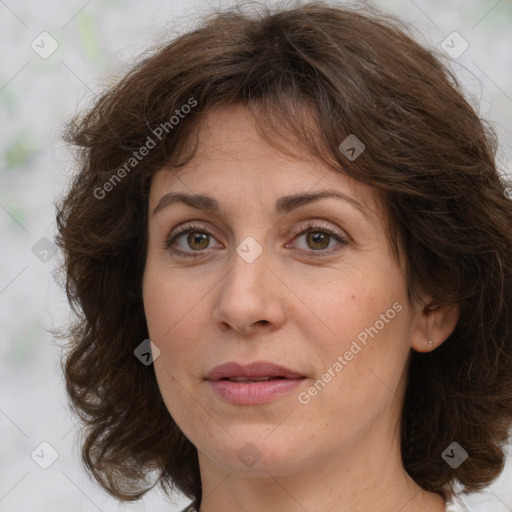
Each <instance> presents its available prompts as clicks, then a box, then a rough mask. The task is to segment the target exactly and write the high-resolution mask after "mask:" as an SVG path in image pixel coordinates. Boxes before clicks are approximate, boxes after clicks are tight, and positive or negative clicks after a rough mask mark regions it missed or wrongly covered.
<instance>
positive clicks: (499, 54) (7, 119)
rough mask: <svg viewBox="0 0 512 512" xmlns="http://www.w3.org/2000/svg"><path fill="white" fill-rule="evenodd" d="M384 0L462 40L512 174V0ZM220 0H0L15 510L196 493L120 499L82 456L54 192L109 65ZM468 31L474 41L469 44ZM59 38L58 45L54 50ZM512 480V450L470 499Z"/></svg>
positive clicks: (459, 58) (6, 395) (0, 265)
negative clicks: (64, 342) (75, 130)
mask: <svg viewBox="0 0 512 512" xmlns="http://www.w3.org/2000/svg"><path fill="white" fill-rule="evenodd" d="M340 3H343V2H340ZM371 3H372V4H374V5H377V6H379V7H381V8H383V9H385V10H388V11H390V12H392V13H394V14H397V15H399V16H400V17H401V18H402V19H404V20H406V21H409V22H410V23H411V24H412V27H413V28H414V29H415V31H416V37H417V39H418V40H419V41H420V42H422V43H423V44H427V45H429V46H434V47H437V48H438V49H439V50H441V51H444V50H443V47H444V48H445V49H446V50H448V53H446V52H445V55H446V60H447V61H448V62H450V63H451V66H452V69H454V71H455V72H456V74H457V75H458V76H459V77H460V78H461V80H462V83H463V84H464V86H465V87H466V90H467V92H468V95H471V97H472V98H473V99H472V103H473V104H474V105H476V107H477V109H478V110H479V112H480V114H481V115H482V116H484V117H486V118H487V119H489V120H490V121H491V123H492V124H493V126H494V128H495V129H496V130H497V132H498V135H499V137H500V143H501V148H500V153H499V156H498V163H499V166H500V168H501V169H502V171H503V172H504V173H507V174H509V175H510V172H511V169H512V0H471V1H468V0H414V1H413V0H380V1H376V2H371ZM223 4H225V2H224V3H223ZM210 5H214V6H218V5H219V4H218V3H215V2H213V1H212V2H206V1H199V0H196V1H192V0H188V1H185V0H168V1H164V0H150V1H147V2H138V1H136V0H88V1H87V0H72V1H67V2H64V1H63V0H47V1H45V2H35V1H30V0H17V1H16V0H0V49H1V52H0V55H1V59H2V60H1V66H0V116H1V119H0V130H1V132H0V135H1V136H0V180H1V181H0V183H1V186H0V233H1V241H2V246H3V248H4V249H3V250H2V258H1V260H0V329H1V331H0V332H1V334H2V337H1V340H0V389H1V395H0V433H1V435H0V511H1V512H26V511H35V510H38V511H47V510H51V511H53V512H64V511H65V512H69V511H70V510H73V511H76V512H80V511H93V512H94V511H102V512H111V511H121V510H123V511H145V510H147V511H151V512H161V511H166V512H172V511H175V510H181V508H183V507H184V506H185V504H186V503H187V502H188V500H185V499H181V498H180V497H179V496H176V498H175V500H176V503H175V504H173V503H171V502H170V501H169V499H168V498H166V497H165V496H163V495H162V494H160V493H158V492H155V491H152V492H150V493H149V494H148V495H146V497H144V499H143V500H140V501H139V502H136V503H132V504H126V505H123V504H119V503H118V502H117V501H116V500H114V499H113V498H111V497H110V496H108V495H107V494H105V493H104V492H103V491H102V490H101V489H99V488H98V487H97V486H96V485H95V484H93V483H92V482H91V481H90V480H89V478H88V476H87V475H86V473H85V471H84V470H83V468H82V467H81V463H80V459H79V449H78V446H77V429H76V428H75V427H74V421H73V418H72V417H71V415H70V413H69V411H68V408H67V404H66V397H65V394H64V386H63V378H62V375H61V370H60V357H61V349H60V347H59V346H58V345H57V344H56V343H55V342H54V340H53V339H52V336H51V335H50V334H49V332H48V329H52V328H56V327H60V326H62V324H63V322H65V321H66V319H67V318H68V316H69V309H68V306H67V303H66V300H65V297H64V294H63V292H62V290H60V289H59V288H58V287H57V285H56V284H55V282H54V278H53V275H52V272H53V271H54V269H55V266H56V264H57V262H58V260H59V258H58V257H56V256H57V255H55V254H54V252H53V244H52V242H51V240H52V237H53V236H54V234H55V227H54V207H53V201H54V200H55V198H56V197H57V196H58V195H61V194H62V191H63V189H64V187H65V184H66V183H67V181H68V179H69V176H70V175H71V174H72V172H73V162H72V159H71V155H70V154H69V153H68V152H67V150H66V148H65V147H64V145H63V143H62V141H61V139H60V137H61V131H62V125H63V123H64V121H65V120H66V119H68V118H69V117H70V116H71V115H72V114H73V113H75V112H76V111H77V110H80V109H82V108H83V107H85V106H86V105H87V104H88V102H89V101H90V100H91V99H92V98H93V96H94V95H95V94H97V93H99V92H100V91H101V87H102V83H103V81H104V79H105V76H107V75H108V74H109V73H112V72H113V71H123V70H127V69H128V67H129V66H130V64H131V63H132V62H133V59H134V58H135V57H136V56H138V55H139V54H140V52H141V51H143V50H144V49H145V48H147V47H148V46H150V45H154V44H158V43H159V42H161V41H162V40H163V39H164V38H165V39H169V38H171V37H172V36H173V35H176V34H177V33H178V32H179V33H181V32H184V31H187V30H188V29H190V28H192V27H193V24H194V19H195V18H196V17H197V16H199V15H200V14H201V12H203V11H204V10H207V11H209V9H210V7H209V6H210ZM454 31H456V32H458V33H459V34H460V36H462V38H463V39H456V40H455V43H454V44H451V43H450V46H454V49H453V50H449V49H448V47H446V45H443V41H444V40H445V39H446V38H447V36H449V35H450V34H452V33H453V32H454ZM42 32H48V34H50V35H49V36H48V35H44V34H43V35H41V33H42ZM450 37H451V38H453V36H450ZM456 37H458V36H456ZM42 39H43V40H44V43H42V42H41V40H42ZM54 41H55V43H54ZM448 41H450V39H448ZM464 41H466V42H467V44H468V48H467V49H466V50H465V51H464V52H463V53H462V54H460V55H456V54H458V53H459V51H461V50H462V49H463V48H464V47H465V43H464ZM52 45H58V46H57V47H56V49H55V51H54V52H53V53H51V55H46V54H45V52H47V53H50V52H51V51H52V50H54V48H53V47H52ZM43 57H46V58H43ZM42 442H46V443H49V445H51V447H52V448H50V447H49V446H48V445H43V446H40V443H42ZM34 450H35V452H34ZM52 450H55V456H57V458H56V460H55V461H54V462H53V463H52V464H51V465H50V466H49V467H48V468H47V469H43V468H42V467H40V464H43V465H45V464H50V463H51V462H52V460H53V459H52V455H53V451H52ZM31 454H33V456H34V459H33V458H32V457H31ZM38 454H39V456H38ZM42 454H44V455H42ZM35 460H37V461H38V463H36V462H35ZM511 484H512V462H511V460H510V458H509V462H508V465H507V468H506V470H505V472H504V473H503V475H502V476H501V478H500V479H499V480H498V481H497V482H495V483H494V484H493V485H492V486H490V487H489V488H488V489H486V491H485V492H483V493H479V494H475V495H471V496H467V497H466V498H465V500H466V502H467V503H468V504H469V506H470V509H471V510H472V511H486V512H507V511H512V485H511Z"/></svg>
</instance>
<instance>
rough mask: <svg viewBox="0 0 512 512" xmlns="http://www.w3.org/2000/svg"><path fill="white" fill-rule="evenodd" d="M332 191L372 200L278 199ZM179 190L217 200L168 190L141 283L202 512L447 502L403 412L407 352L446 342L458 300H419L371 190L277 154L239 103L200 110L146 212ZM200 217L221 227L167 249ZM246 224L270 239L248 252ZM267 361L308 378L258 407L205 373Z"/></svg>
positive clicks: (429, 506) (166, 393)
mask: <svg viewBox="0 0 512 512" xmlns="http://www.w3.org/2000/svg"><path fill="white" fill-rule="evenodd" d="M294 147H298V146H294ZM323 189H335V190H337V191H339V192H341V193H343V194H345V195H347V196H349V197H351V198H353V199H354V200H356V201H357V202H358V203H359V204H360V205H361V207H362V208H363V211H364V212H365V213H364V214H363V213H361V212H360V211H359V210H358V209H357V208H356V207H354V206H353V205H352V204H351V203H350V202H347V201H342V200H338V199H335V198H324V199H321V200H318V201H315V202H312V203H309V204H307V205H303V206H301V207H299V208H298V209H296V210H293V211H291V212H288V213H285V214H283V213H281V214H276V213H275V212H274V203H275V202H276V200H277V199H278V198H280V197H281V196H285V195H290V194H297V193H304V192H317V191H319V190H323ZM169 192H182V193H188V194H192V193H201V194H208V195H211V196H213V197H214V198H216V199H217V200H218V202H219V203H220V205H221V213H211V212H206V211H202V210H197V209H194V208H192V207H190V206H187V205H185V204H184V203H173V204H171V205H168V206H167V207H165V208H162V209H160V210H159V211H158V212H156V213H155V214H150V218H149V223H148V229H149V238H148V254H147V261H146V267H145V272H144V282H143V297H144V307H145V313H146V319H147V324H148V329H149V335H150V338H151V340H152V341H153V343H154V344H155V345H156V346H157V347H158V348H159V350H160V355H159V356H158V357H157V358H156V359H155V362H154V369H155V373H156V377H157V381H158V385H159V388H160V391H161V394H162V397H163V400H164V402H165V404H166V406H167V408H168V410H169V412H170V414H171V416H172V417H173V419H174V420H175V422H176V423H177V425H178V426H179V427H180V429H181V430H182V431H183V433H184V434H185V435H186V436H187V438H188V439H189V440H190V441H191V442H192V443H193V444H194V445H195V446H196V448H197V450H198V456H199V465H200V472H201V479H202V486H203V501H202V504H201V508H200V512H220V511H222V512H225V511H226V510H238V511H244V512H256V511H258V512H265V511H275V510H279V511H282V512H299V511H304V510H307V511H310V512H313V511H315V512H316V511H318V512H320V511H322V512H329V511H333V512H334V511H336V512H345V511H347V512H348V511H351V512H358V511H367V510H375V509H378V510H379V511H380V512H388V511H389V512H391V511H393V512H397V511H398V510H400V511H401V512H412V511H414V512H419V511H427V510H428V511H429V512H442V511H443V510H444V499H443V498H442V497H441V496H439V495H437V494H434V493H430V492H426V491H424V490H423V489H421V488H420V487H419V486H417V485H416V484H415V482H414V481H413V480H412V479H411V478H410V477H409V476H408V475H407V473H406V472H405V470H404V468H403V466H402V464H401V459H400V449H399V431H398V422H399V416H400V407H401V404H402V402H403V396H404V391H405V385H406V380H405V377H406V371H407V366H408V361H409V357H410V354H411V350H412V349H414V350H418V351H428V350H432V349H435V348H436V347H437V346H439V345H440V344H441V343H442V342H443V341H444V340H445V339H446V338H447V337H448V336H449V334H450V333H451V332H452V331H453V329H454V328H455V325H456V322H457V319H458V314H459V313H458V310H456V309H454V308H453V307H452V308H450V307H447V306H440V307H438V308H437V309H434V310H432V309H431V308H430V307H429V306H432V305H433V301H432V297H430V296H429V295H428V294H423V295H422V296H421V300H420V301H418V302H417V303H414V304H409V303H408V300H407V293H406V285H405V280H404V274H403V269H402V268H400V266H399V265H398V263H397V262H396V260H395V258H394V257H393V254H392V253H391V250H390V247H389V243H388V240H387V238H386V235H385V231H384V224H383V223H384V217H383V214H382V213H381V209H380V208H379V203H378V197H377V195H376V193H375V190H374V189H372V188H371V187H369V186H367V185H364V184H362V183H359V182H357V181H355V180H354V179H352V178H350V177H348V176H347V175H345V174H343V173H341V172H335V171H333V170H332V169H329V168H328V167H326V166H325V164H323V163H321V162H319V161H317V160H315V159H314V158H313V157H311V156H308V155H305V154H304V155H301V158H292V157H290V156H286V155H284V154H282V153H280V152H278V151H276V150H275V149H273V148H272V147H271V146H269V145H268V144H267V143H265V142H264V141H263V140H262V139H261V138H260V137H259V136H258V134H257V133H256V131H255V127H254V119H253V118H252V117H251V116H250V114H249V112H248V110H246V108H245V107H243V106H241V105H233V106H230V107H227V108H223V109H222V110H220V111H218V112H216V113H215V114H209V115H208V116H207V117H206V118H205V120H204V121H203V124H202V125H201V129H200V144H199V148H198V152H197V154H196V156H195V157H194V158H193V159H192V160H191V161H190V162H189V163H188V164H187V165H186V166H185V167H182V168H179V169H173V170H171V169H161V170H159V171H158V172H157V173H156V175H155V176H154V178H153V180H152V183H151V189H150V198H149V208H150V212H153V210H154V208H155V206H156V205H157V204H158V202H159V200H160V199H161V198H162V197H163V196H164V195H165V194H167V193H169ZM190 221H194V224H198V225H200V226H201V227H202V228H203V229H206V230H207V231H208V232H209V234H210V236H209V237H207V238H206V240H202V239H201V238H199V242H198V241H197V240H198V239H197V238H195V239H194V238H192V239H191V240H190V239H189V242H188V243H187V234H185V235H181V237H180V238H179V239H178V240H176V241H175V243H174V245H173V246H171V248H166V247H165V240H166V239H167V238H168V237H169V235H170V234H171V235H172V234H174V233H175V231H176V228H177V227H178V226H186V225H187V224H188V223H189V222H190ZM309 221H311V222H312V223H313V224H314V225H315V226H316V225H318V224H320V226H323V227H328V228H330V229H332V230H334V231H335V232H336V233H337V234H339V235H340V236H342V237H344V238H346V240H347V243H346V244H343V243H340V242H338V241H337V240H336V239H335V238H334V237H332V236H331V237H329V236H327V237H326V238H325V236H324V238H321V237H320V240H321V241H320V242H318V235H321V234H322V233H324V231H323V230H322V227H320V228H318V229H317V228H315V229H314V230H312V231H313V233H311V234H316V235H317V238H316V243H315V239H311V234H310V236H309V237H308V234H307V232H306V233H304V230H306V229H307V227H308V226H307V223H308V222H309ZM301 233H302V234H301ZM248 236H251V237H253V238H254V239H255V240H256V241H257V242H258V244H259V245H260V246H261V248H262V253H261V254H260V255H259V256H258V257H257V258H256V259H255V260H254V261H253V262H252V263H248V262H247V261H245V260H244V259H243V258H242V257H241V256H239V254H238V253H237V252H236V248H237V246H239V245H240V244H241V243H242V241H244V239H245V238H246V237H248ZM196 237H197V234H196ZM173 247H174V248H177V249H180V248H181V249H182V250H183V251H186V252H187V253H189V254H190V253H195V254H197V253H199V254H200V257H198V258H195V259H192V258H187V257H186V256H179V255H177V254H174V253H173V252H172V251H171V249H172V248H173ZM300 250H302V251H303V253H301V252H300ZM322 252H323V254H324V256H323V257H315V254H319V253H322ZM395 303H398V304H399V305H401V306H402V309H401V311H400V312H398V313H396V315H395V316H394V318H393V319H391V320H388V322H386V323H385V325H384V327H383V328H381V329H380V330H379V331H378V334H376V335H374V337H373V338H370V337H369V338H368V342H367V345H366V346H363V345H362V349H361V350H360V351H359V352H358V353H357V354H356V355H355V356H354V357H353V358H352V359H351V360H350V361H346V359H344V360H345V361H346V362H347V364H346V365H344V367H343V369H342V370H341V371H339V372H338V373H336V372H335V377H333V378H332V379H331V381H330V382H329V383H328V384H327V385H326V386H325V387H324V388H323V389H322V390H321V392H319V393H317V394H316V396H314V397H311V400H310V401H309V402H308V403H307V404H305V403H301V402H300V401H299V400H298V393H299V392H307V390H308V389H309V388H310V387H311V386H312V385H313V383H315V382H316V381H317V380H318V379H321V378H322V375H324V374H325V372H326V371H327V370H328V368H330V367H331V368H332V366H333V363H334V362H335V361H337V360H338V359H337V358H338V356H340V355H341V356H343V354H345V352H346V351H347V350H349V349H350V347H351V343H352V342H353V340H355V339H356V338H357V336H358V334H360V333H361V332H362V331H364V330H365V328H368V327H370V326H374V325H375V324H376V321H377V320H379V318H381V316H380V315H382V314H385V312H386V311H387V310H389V309H390V308H392V305H393V304H395ZM429 339H431V340H432V341H433V344H432V347H430V346H429V344H428V340H429ZM360 345H361V344H360ZM256 360H265V361H272V362H275V363H277V364H281V365H283V366H286V367H288V368H291V369H293V370H296V371H299V372H300V373H302V374H304V375H306V377H307V379H305V380H304V381H302V383H301V384H300V386H299V388H298V389H297V391H293V392H291V393H290V394H287V395H283V396H280V397H279V398H277V399H275V400H274V401H272V402H270V403H268V404H263V405H251V406H250V405H243V406H240V405H233V404H229V403H225V402H224V401H222V400H221V399H219V398H218V397H217V396H216V395H215V394H214V393H213V392H212V390H211V389H210V386H209V385H208V383H207V382H205V380H204V377H205V375H206V373H207V372H208V371H210V370H211V369H212V368H213V367H215V366H217V365H219V364H222V363H225V362H227V361H238V362H241V363H247V362H250V361H256ZM331 373H332V370H331ZM303 396H304V395H303ZM249 442H250V443H252V445H250V446H251V448H250V450H252V451H253V452H254V454H255V455H256V454H257V455H258V456H260V457H261V458H260V459H259V460H258V461H257V462H256V463H255V464H254V465H252V466H251V467H248V466H246V464H244V463H243V462H242V461H241V460H240V459H239V458H238V457H237V454H238V452H239V450H240V449H242V448H243V447H244V446H246V445H247V443H249ZM245 449H246V450H247V449H248V448H247V447H246V448H245Z"/></svg>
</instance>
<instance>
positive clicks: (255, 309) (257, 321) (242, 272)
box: [213, 251, 290, 337]
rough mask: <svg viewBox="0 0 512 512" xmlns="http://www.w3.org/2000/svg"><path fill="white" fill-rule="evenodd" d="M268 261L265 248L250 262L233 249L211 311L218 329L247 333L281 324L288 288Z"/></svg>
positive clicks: (246, 334)
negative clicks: (231, 257) (229, 268)
mask: <svg viewBox="0 0 512 512" xmlns="http://www.w3.org/2000/svg"><path fill="white" fill-rule="evenodd" d="M269 263H270V262H269V260H268V258H267V256H266V254H265V251H264V252H263V253H262V254H260V255H259V256H258V257H257V258H256V259H255V260H254V261H253V262H251V263H248V262H247V261H245V260H244V259H243V258H242V257H241V256H239V254H238V253H236V252H235V253H234V255H233V264H232V267H231V270H229V271H228V272H227V274H226V275H225V276H224V278H223V279H222V280H221V282H220V283H219V287H220V288H219V290H220V292H219V295H218V298H217V303H216V306H215V309H214V312H213V320H214V322H215V323H216V324H217V326H218V327H219V328H220V329H221V330H223V331H225V332H227V331H234V332H237V333H239V334H241V335H242V336H244V337H249V336H251V335H253V334H257V333H260V332H267V333H268V332H271V331H274V330H277V329H279V328H280V327H281V326H282V325H283V323H284V321H285V310H284V306H285V303H286V296H285V295H286V293H288V294H289V293H290V292H289V291H288V290H287V288H286V286H284V285H283V283H282V281H281V280H280V279H279V277H277V276H276V274H275V272H273V271H272V270H271V268H270V267H269ZM281 279H282V278H281Z"/></svg>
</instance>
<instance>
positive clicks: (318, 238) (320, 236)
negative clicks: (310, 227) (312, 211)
mask: <svg viewBox="0 0 512 512" xmlns="http://www.w3.org/2000/svg"><path fill="white" fill-rule="evenodd" d="M306 236H307V242H308V245H309V246H310V247H311V248H312V249H325V248H326V247H328V246H329V235H328V234H326V233H321V232H319V231H310V232H309V233H308V234H307V235H306ZM310 242H311V243H310ZM317 244H320V247H319V246H318V245H317Z"/></svg>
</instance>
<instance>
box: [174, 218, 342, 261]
mask: <svg viewBox="0 0 512 512" xmlns="http://www.w3.org/2000/svg"><path fill="white" fill-rule="evenodd" d="M312 231H313V232H315V231H318V232H320V233H324V234H327V235H329V236H330V237H332V238H334V239H335V240H336V241H337V242H339V244H340V245H341V247H343V246H345V245H346V244H347V243H348V241H347V239H346V238H344V237H342V236H341V235H339V234H338V233H336V232H335V231H333V230H332V229H331V228H329V227H327V226H324V225H321V224H315V223H314V222H312V221H309V222H308V223H307V224H306V225H302V226H300V227H299V228H298V230H297V232H296V233H295V235H294V240H295V238H298V237H299V236H300V235H304V234H307V233H309V232H312ZM191 232H197V233H202V234H205V235H209V236H212V235H211V233H209V232H208V231H207V230H206V229H205V228H204V227H203V226H200V225H197V224H188V225H186V226H182V227H180V228H178V231H177V232H176V233H175V234H173V235H172V236H170V237H169V238H167V239H166V240H165V243H164V248H165V249H166V250H171V251H172V252H174V253H175V254H178V255H180V256H184V257H186V258H200V257H204V254H203V252H202V251H182V250H181V249H175V248H172V245H173V244H174V242H175V241H176V240H177V239H178V237H180V236H182V235H185V234H188V233H191ZM341 247H340V248H341ZM340 248H339V249H340ZM339 249H334V250H333V249H332V248H331V249H329V250H326V249H322V250H319V251H313V250H311V251H305V250H303V249H297V250H298V252H299V253H301V254H304V255H308V256H312V257H314V258H323V257H326V256H330V255H331V254H332V252H335V251H336V250H339ZM205 250H206V249H205Z"/></svg>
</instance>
